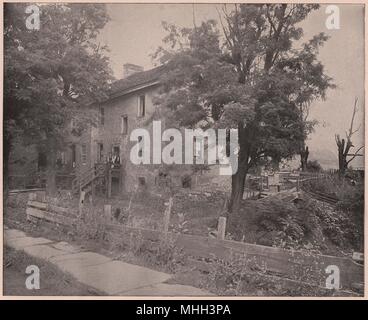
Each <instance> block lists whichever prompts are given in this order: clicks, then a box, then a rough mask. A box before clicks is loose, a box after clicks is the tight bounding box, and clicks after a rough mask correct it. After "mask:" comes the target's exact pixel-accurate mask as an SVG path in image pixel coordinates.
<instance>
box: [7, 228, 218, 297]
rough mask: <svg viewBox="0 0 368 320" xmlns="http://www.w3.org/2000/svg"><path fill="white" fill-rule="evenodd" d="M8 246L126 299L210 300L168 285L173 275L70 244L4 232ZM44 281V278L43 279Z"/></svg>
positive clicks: (199, 293) (187, 288) (198, 292)
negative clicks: (169, 298) (198, 297)
mask: <svg viewBox="0 0 368 320" xmlns="http://www.w3.org/2000/svg"><path fill="white" fill-rule="evenodd" d="M4 239H5V244H6V245H7V246H9V247H11V248H13V249H15V250H23V251H24V252H25V253H26V254H28V255H30V256H33V257H36V258H39V259H45V260H47V261H49V262H51V263H52V264H54V265H56V266H57V267H58V268H60V269H61V270H62V271H64V272H67V273H69V274H71V275H72V276H73V277H74V278H75V279H77V280H78V281H79V282H81V283H83V284H85V285H88V286H90V287H93V288H95V289H97V290H100V291H102V292H105V293H106V295H122V296H208V295H212V294H210V293H209V292H205V291H203V290H201V289H198V288H195V287H192V286H186V285H179V284H168V283H165V282H166V281H167V280H169V279H170V278H171V277H172V275H170V274H167V273H163V272H158V271H155V270H152V269H149V268H145V267H141V266H137V265H133V264H130V263H125V262H122V261H117V260H112V259H111V258H108V257H106V256H103V255H101V254H98V253H94V252H90V251H83V250H82V249H81V248H79V247H77V246H73V245H71V244H69V243H67V242H63V241H62V242H54V241H51V240H49V239H45V238H34V237H29V236H27V235H26V234H25V233H24V232H22V231H20V230H16V229H8V228H7V227H5V230H4ZM41 277H42V275H41Z"/></svg>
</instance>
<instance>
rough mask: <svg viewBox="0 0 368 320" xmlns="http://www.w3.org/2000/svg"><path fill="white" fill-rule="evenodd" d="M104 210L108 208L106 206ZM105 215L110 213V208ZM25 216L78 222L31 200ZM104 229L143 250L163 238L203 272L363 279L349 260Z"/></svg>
mask: <svg viewBox="0 0 368 320" xmlns="http://www.w3.org/2000/svg"><path fill="white" fill-rule="evenodd" d="M106 208H107V209H109V206H106ZM108 212H111V208H110V210H108ZM26 214H27V219H29V220H35V219H37V220H38V219H42V220H44V221H48V222H52V223H57V224H61V225H65V226H69V227H73V226H74V225H75V224H76V222H77V219H78V212H77V211H74V210H70V209H65V208H61V207H58V206H54V205H49V204H47V203H43V202H39V201H35V200H34V199H32V197H31V200H30V201H28V204H27V209H26ZM165 216H167V214H165ZM165 219H167V217H166V218H165ZM105 230H106V233H107V235H108V238H109V239H115V240H117V241H119V242H120V243H122V244H127V245H128V244H129V243H131V241H132V239H137V238H138V237H141V238H142V239H143V240H144V242H145V246H146V247H147V248H150V247H152V248H154V246H157V244H159V243H160V241H163V239H168V238H170V239H171V240H172V241H173V243H174V245H175V247H176V248H178V249H181V250H183V252H184V253H185V254H186V255H187V256H188V257H189V260H188V261H190V264H191V265H193V266H195V268H197V269H200V270H202V271H207V272H208V271H210V270H211V263H214V261H217V263H218V262H219V261H220V262H227V263H230V264H231V263H236V261H238V262H239V261H246V264H247V266H248V270H249V272H255V273H256V274H257V275H263V276H265V277H272V278H273V279H279V280H280V279H281V280H282V281H283V282H282V283H283V285H286V286H292V287H295V285H296V286H300V285H301V284H307V285H312V286H319V287H325V285H326V279H327V278H328V276H329V274H328V273H327V271H326V268H327V267H328V266H336V267H337V270H338V271H337V272H338V273H339V278H340V286H341V289H344V290H345V289H351V288H352V287H356V286H357V285H359V286H362V283H363V280H364V268H363V265H362V264H358V263H356V262H355V261H354V260H353V259H350V258H344V257H335V256H328V255H317V254H311V253H309V252H303V251H292V250H286V249H282V248H275V247H268V246H262V245H256V244H249V243H243V242H237V241H231V240H221V238H220V239H214V238H209V237H203V236H194V235H186V234H179V233H172V232H161V231H157V230H149V229H142V228H132V227H128V226H125V225H120V224H113V223H111V219H110V218H109V217H107V219H106V222H105ZM336 267H334V268H336Z"/></svg>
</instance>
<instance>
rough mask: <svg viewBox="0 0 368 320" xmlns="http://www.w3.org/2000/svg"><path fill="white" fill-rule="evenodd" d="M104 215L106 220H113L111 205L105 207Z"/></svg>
mask: <svg viewBox="0 0 368 320" xmlns="http://www.w3.org/2000/svg"><path fill="white" fill-rule="evenodd" d="M104 215H105V218H106V220H109V221H110V220H111V217H112V216H111V204H105V205H104Z"/></svg>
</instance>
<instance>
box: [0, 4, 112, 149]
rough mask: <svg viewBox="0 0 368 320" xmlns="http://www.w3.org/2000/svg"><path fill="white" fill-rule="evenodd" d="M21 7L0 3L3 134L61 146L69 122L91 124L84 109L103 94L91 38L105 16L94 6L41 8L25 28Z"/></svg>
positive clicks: (101, 67)
mask: <svg viewBox="0 0 368 320" xmlns="http://www.w3.org/2000/svg"><path fill="white" fill-rule="evenodd" d="M27 5H29V4H26V3H23V4H6V5H5V14H4V59H5V64H4V66H5V70H4V72H5V77H4V79H5V81H4V121H5V132H6V134H7V135H8V136H9V137H11V135H12V134H13V135H14V133H15V132H18V133H20V134H22V138H24V139H25V141H26V142H28V143H36V142H37V143H38V144H39V145H40V146H43V147H48V146H47V141H49V140H50V139H51V140H52V143H53V144H55V143H57V144H58V145H59V146H61V145H62V143H63V139H64V137H65V136H66V132H65V129H66V126H67V124H68V123H70V120H71V119H72V118H74V120H75V124H76V125H77V126H82V125H83V126H85V125H86V124H87V123H89V122H91V121H92V120H93V119H92V118H91V117H90V115H89V114H88V113H87V112H86V106H89V105H91V103H92V102H94V101H98V100H99V99H103V98H104V96H105V94H106V92H107V90H106V89H107V87H108V83H109V80H110V79H111V71H110V69H109V67H108V59H107V58H106V56H105V55H104V53H105V51H106V48H105V47H100V46H99V44H98V43H97V41H96V37H97V35H98V32H99V31H100V30H101V29H102V28H103V27H104V25H105V24H106V23H107V22H108V20H109V17H108V15H107V12H106V8H105V6H104V5H100V4H88V5H85V4H46V5H40V6H39V9H40V28H39V30H28V29H27V27H26V23H25V21H26V18H27V17H28V16H29V15H30V14H27V13H25V8H26V6H27ZM55 147H56V145H55Z"/></svg>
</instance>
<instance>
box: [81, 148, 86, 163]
mask: <svg viewBox="0 0 368 320" xmlns="http://www.w3.org/2000/svg"><path fill="white" fill-rule="evenodd" d="M81 161H82V164H86V163H87V145H86V144H85V143H83V144H82V152H81Z"/></svg>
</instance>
